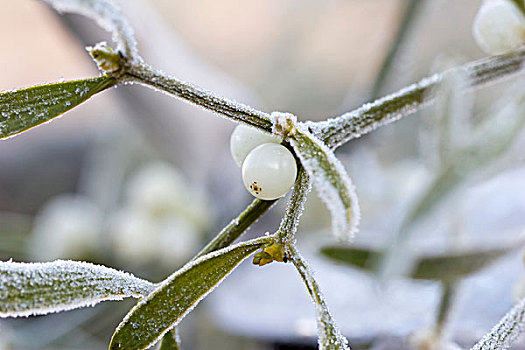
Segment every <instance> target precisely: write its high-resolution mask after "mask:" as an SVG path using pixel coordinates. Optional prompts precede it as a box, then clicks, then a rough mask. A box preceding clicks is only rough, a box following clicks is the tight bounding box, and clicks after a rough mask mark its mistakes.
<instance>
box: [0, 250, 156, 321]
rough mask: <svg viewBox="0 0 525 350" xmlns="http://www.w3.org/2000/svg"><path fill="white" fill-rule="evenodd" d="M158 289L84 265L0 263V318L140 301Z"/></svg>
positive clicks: (78, 263)
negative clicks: (133, 300) (104, 303)
mask: <svg viewBox="0 0 525 350" xmlns="http://www.w3.org/2000/svg"><path fill="white" fill-rule="evenodd" d="M154 287H155V285H154V284H153V283H150V282H148V281H145V280H142V279H139V278H137V277H135V276H133V275H131V274H129V273H125V272H121V271H117V270H114V269H110V268H108V267H105V266H100V265H94V264H89V263H85V262H76V261H63V260H57V261H54V262H49V263H17V262H10V261H8V262H0V317H19V316H29V315H43V314H47V313H50V312H59V311H64V310H71V309H76V308H80V307H85V306H93V305H95V304H97V303H99V302H101V301H106V300H122V299H124V298H127V297H135V298H140V297H143V296H145V295H147V294H148V293H149V292H151V291H152V290H153V289H154Z"/></svg>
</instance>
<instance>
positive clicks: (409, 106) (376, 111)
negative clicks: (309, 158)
mask: <svg viewBox="0 0 525 350" xmlns="http://www.w3.org/2000/svg"><path fill="white" fill-rule="evenodd" d="M524 61H525V49H520V50H518V51H515V52H511V53H508V54H504V55H499V56H491V57H487V58H484V59H481V60H479V61H475V62H472V63H467V64H465V65H463V66H460V67H457V68H452V69H450V70H447V71H445V72H443V73H440V74H435V75H433V76H431V77H428V78H424V79H422V80H421V81H419V82H418V83H415V84H413V85H410V86H408V87H406V88H403V89H401V90H399V91H398V92H396V93H393V94H391V95H388V96H385V97H383V98H380V99H378V100H376V101H374V102H372V103H367V104H365V105H363V106H361V107H359V108H357V109H355V110H353V111H351V112H348V113H345V114H343V115H340V116H338V117H335V118H332V119H329V120H326V121H322V122H318V123H310V124H309V125H310V127H311V128H312V131H313V132H314V134H315V136H317V137H319V138H320V139H321V140H323V141H324V142H325V143H326V144H327V145H328V147H330V148H337V147H339V146H341V145H342V144H344V143H346V142H348V141H350V140H351V139H354V138H357V137H359V136H361V135H363V134H366V133H369V132H370V131H373V130H375V129H377V128H379V127H380V126H383V125H386V124H390V123H392V122H394V121H396V120H398V119H401V118H402V117H405V116H408V115H410V114H413V113H415V112H416V111H418V110H419V109H420V108H422V107H425V106H427V105H428V104H430V103H432V102H433V101H434V100H435V98H436V93H434V91H435V88H436V87H437V86H438V85H439V84H440V83H441V81H442V80H443V79H444V77H445V76H446V75H447V74H453V73H454V70H457V69H460V70H465V71H466V72H467V73H468V75H469V77H470V88H474V87H478V86H481V85H483V84H486V83H489V82H493V81H496V80H498V79H500V78H503V77H507V76H509V75H510V74H512V73H518V72H520V71H521V69H522V68H523V65H524Z"/></svg>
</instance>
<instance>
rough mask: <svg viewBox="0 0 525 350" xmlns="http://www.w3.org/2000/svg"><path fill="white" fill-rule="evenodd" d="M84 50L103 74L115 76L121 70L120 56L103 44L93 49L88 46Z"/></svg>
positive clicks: (121, 61) (121, 60)
mask: <svg viewBox="0 0 525 350" xmlns="http://www.w3.org/2000/svg"><path fill="white" fill-rule="evenodd" d="M86 50H87V51H88V52H89V54H90V55H91V57H92V58H93V60H94V61H95V63H96V64H97V66H98V69H99V70H101V71H102V72H103V73H106V74H115V73H117V72H118V71H120V70H121V69H122V66H123V59H122V56H121V55H120V54H119V53H118V52H115V51H114V50H113V49H112V48H111V47H109V46H108V45H107V44H106V43H105V42H100V43H98V44H96V45H95V47H91V46H88V47H86Z"/></svg>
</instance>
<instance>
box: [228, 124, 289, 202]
mask: <svg viewBox="0 0 525 350" xmlns="http://www.w3.org/2000/svg"><path fill="white" fill-rule="evenodd" d="M280 142H281V140H280V139H279V138H278V137H276V136H273V135H271V134H268V133H265V132H263V131H259V130H257V129H255V128H252V127H249V126H244V125H239V126H237V128H235V130H234V131H233V133H232V136H231V139H230V151H231V154H232V156H233V159H235V162H236V163H237V165H239V166H240V167H242V180H243V182H244V187H246V189H247V190H248V192H250V193H251V194H252V195H253V196H254V197H257V198H259V199H264V200H272V199H277V198H279V197H282V196H284V195H285V194H286V193H287V192H288V191H289V190H290V188H292V186H293V184H294V182H295V178H296V176H297V164H296V161H295V158H294V156H293V155H292V153H291V152H290V151H289V150H288V148H286V147H284V146H283V145H281V143H280Z"/></svg>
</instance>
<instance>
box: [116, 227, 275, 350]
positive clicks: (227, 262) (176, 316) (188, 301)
mask: <svg viewBox="0 0 525 350" xmlns="http://www.w3.org/2000/svg"><path fill="white" fill-rule="evenodd" d="M272 241H273V237H262V238H259V239H254V240H251V241H248V242H243V243H239V244H236V245H234V246H230V247H227V248H224V249H221V250H218V251H215V252H212V253H209V254H207V255H204V256H202V257H200V258H198V259H196V260H193V261H191V262H189V263H187V264H186V265H185V266H183V267H182V268H181V269H180V270H178V271H177V272H175V273H174V274H172V275H171V276H169V277H168V278H166V279H165V280H164V281H163V282H161V283H160V284H159V285H158V286H157V288H156V289H155V290H154V291H153V292H152V293H151V294H149V295H148V296H147V297H146V298H144V299H142V300H141V301H139V303H138V304H137V305H136V306H135V307H134V308H133V309H131V311H130V312H129V313H128V314H127V315H126V317H125V318H124V319H123V320H122V322H121V323H120V325H119V326H118V328H117V330H116V331H115V334H113V338H112V339H111V344H110V349H120V350H125V349H133V350H135V349H146V348H148V347H150V346H152V345H153V344H155V343H156V342H157V341H158V340H159V339H160V338H161V337H162V336H164V335H165V334H166V333H167V332H169V331H170V330H171V329H173V328H174V327H176V326H177V324H178V323H179V322H180V321H181V320H182V319H183V318H184V316H186V315H187V314H188V313H189V312H191V310H193V308H194V307H195V306H196V305H197V304H198V303H199V302H200V301H201V300H202V299H203V298H204V297H206V296H207V295H208V294H209V293H211V292H212V291H213V289H214V288H215V287H216V286H217V285H218V284H219V283H220V282H222V280H223V279H224V278H226V277H227V276H228V275H229V274H230V273H231V272H232V271H233V270H234V269H235V268H236V267H237V266H238V265H239V264H240V263H241V262H242V261H243V260H244V259H246V258H247V257H248V256H249V255H250V254H252V253H253V252H255V251H256V250H257V249H259V248H261V247H263V246H265V245H267V244H269V243H270V242H272Z"/></svg>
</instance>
